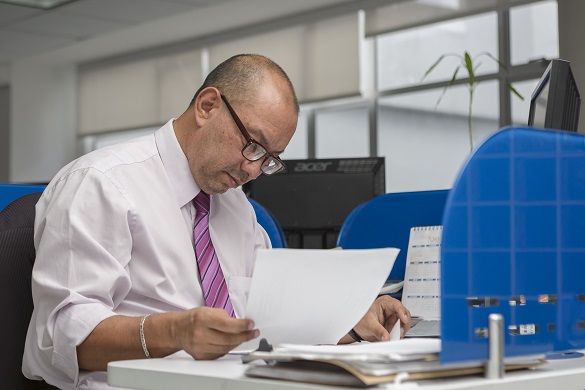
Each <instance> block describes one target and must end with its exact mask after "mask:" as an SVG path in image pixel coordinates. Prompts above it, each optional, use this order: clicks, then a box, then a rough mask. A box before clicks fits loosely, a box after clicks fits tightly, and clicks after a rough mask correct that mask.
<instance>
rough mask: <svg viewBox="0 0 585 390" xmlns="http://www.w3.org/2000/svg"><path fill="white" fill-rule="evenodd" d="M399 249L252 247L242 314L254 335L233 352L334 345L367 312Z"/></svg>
mask: <svg viewBox="0 0 585 390" xmlns="http://www.w3.org/2000/svg"><path fill="white" fill-rule="evenodd" d="M398 252H399V250H398V249H396V248H384V249H349V250H324V249H269V250H261V251H259V252H258V256H257V258H256V264H255V268H254V275H253V278H252V284H251V286H250V294H249V298H248V306H247V308H246V318H250V319H253V320H254V322H255V324H256V328H257V329H260V337H258V338H257V339H254V340H252V341H250V342H247V343H244V344H242V345H241V346H240V347H238V348H236V351H246V350H247V351H250V350H255V349H257V348H258V343H259V341H260V339H262V338H265V339H266V340H267V341H268V343H270V344H272V345H277V344H281V343H291V344H336V343H337V342H338V341H339V339H341V337H343V335H345V334H346V333H347V332H348V331H349V330H350V329H351V328H352V327H353V326H354V325H355V324H356V323H357V322H358V321H359V320H360V319H361V318H362V317H363V315H364V314H365V313H366V312H367V310H368V309H369V307H370V305H371V304H372V302H374V300H375V299H376V296H377V295H378V292H379V291H380V288H381V287H382V286H383V284H384V282H385V281H386V279H387V278H388V275H389V274H390V271H391V270H392V266H393V265H394V261H395V260H396V256H398Z"/></svg>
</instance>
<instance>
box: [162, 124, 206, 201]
mask: <svg viewBox="0 0 585 390" xmlns="http://www.w3.org/2000/svg"><path fill="white" fill-rule="evenodd" d="M173 121H174V119H171V120H170V121H168V122H167V123H166V124H165V125H164V126H163V127H161V128H160V129H159V130H157V131H156V133H155V134H154V138H155V140H156V146H157V148H158V152H159V154H160V158H161V160H162V163H163V166H164V169H165V171H166V173H167V176H168V178H169V180H170V182H171V185H172V186H173V190H174V191H175V195H176V196H177V202H178V203H179V207H183V206H185V205H186V204H187V203H189V202H191V201H192V200H193V198H194V197H195V196H196V195H197V194H198V193H199V191H201V189H200V188H199V186H198V185H197V183H196V182H195V179H193V175H192V174H191V169H190V168H189V162H188V161H187V157H186V156H185V153H183V150H182V149H181V146H180V145H179V141H178V140H177V136H176V135H175V130H174V128H173Z"/></svg>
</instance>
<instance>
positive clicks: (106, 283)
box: [23, 55, 410, 389]
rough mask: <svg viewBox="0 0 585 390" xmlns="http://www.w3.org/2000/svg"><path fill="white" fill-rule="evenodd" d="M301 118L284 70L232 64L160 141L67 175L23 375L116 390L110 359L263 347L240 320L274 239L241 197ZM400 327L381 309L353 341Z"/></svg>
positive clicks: (38, 280)
mask: <svg viewBox="0 0 585 390" xmlns="http://www.w3.org/2000/svg"><path fill="white" fill-rule="evenodd" d="M298 110H299V109H298V103H297V100H296V96H295V93H294V90H293V87H292V85H291V83H290V80H289V79H288V77H287V76H286V74H285V73H284V71H283V70H282V69H281V68H280V67H279V66H278V65H276V64H275V63H274V62H272V61H270V60H269V59H267V58H265V57H262V56H258V55H240V56H235V57H232V58H230V59H228V60H227V61H225V62H224V63H222V64H220V65H219V66H218V67H217V68H216V69H214V70H213V71H212V72H211V73H210V75H209V76H208V77H207V79H206V80H205V82H204V84H203V86H202V87H201V88H200V89H199V90H198V91H197V93H196V94H195V97H194V98H193V101H192V102H191V104H190V105H189V107H188V109H187V111H186V112H185V113H183V114H182V115H181V116H180V117H179V118H178V119H176V120H171V121H169V122H168V123H167V124H166V125H165V126H163V127H162V128H161V129H159V130H158V131H157V132H156V133H155V134H154V135H152V136H147V137H143V138H139V139H137V140H133V141H130V142H127V143H123V144H119V145H115V146H112V147H108V148H104V149H101V150H97V151H95V152H92V153H90V154H88V155H86V156H84V157H81V158H80V159H78V160H76V161H74V162H72V163H70V164H69V165H67V166H66V167H65V168H63V169H62V170H61V171H60V172H59V173H58V174H57V175H56V177H55V178H54V179H53V180H52V181H51V183H50V184H49V185H48V186H47V188H46V190H45V192H44V193H43V196H42V197H41V200H40V201H39V203H38V204H37V210H36V220H35V247H36V249H37V260H36V263H35V267H34V270H33V282H32V287H33V297H34V304H35V309H34V312H33V316H32V318H31V322H30V326H29V331H28V335H27V341H26V346H25V355H24V360H23V372H24V373H25V375H26V376H27V377H29V378H34V379H41V378H42V379H44V380H45V381H46V382H47V383H50V384H52V385H55V386H57V387H59V388H61V389H72V388H76V387H83V388H96V389H97V388H108V387H107V385H106V373H105V372H104V371H105V370H106V366H107V363H108V362H110V361H113V360H122V359H140V358H145V357H164V356H168V355H170V354H173V353H175V352H178V351H184V352H186V353H188V354H189V355H191V356H192V357H193V358H195V359H215V358H218V357H220V356H223V355H224V354H226V353H227V352H228V351H230V350H231V349H233V348H235V347H236V346H238V345H239V344H241V343H242V342H244V341H248V340H250V339H252V338H255V337H258V336H259V331H258V330H257V329H255V328H254V323H253V321H252V320H250V319H245V313H244V309H245V304H246V296H247V285H248V284H249V282H250V277H251V275H252V270H253V265H254V258H255V254H256V251H257V249H258V248H265V247H269V246H270V241H269V239H268V237H267V235H266V233H265V232H264V230H263V229H262V228H261V227H260V226H259V225H258V223H257V222H256V218H255V215H254V212H253V209H252V208H251V206H250V204H249V203H248V201H247V200H246V198H245V195H244V194H243V192H242V191H240V190H239V189H237V187H239V186H241V185H242V184H243V183H245V182H247V181H249V180H253V179H255V178H256V177H258V176H259V175H260V174H261V173H263V172H264V173H266V174H273V173H275V172H277V171H278V170H279V169H281V164H282V162H281V161H280V159H279V158H278V155H279V154H281V153H282V152H283V151H284V149H285V147H286V146H287V144H288V143H289V141H290V139H291V137H292V135H293V133H294V131H295V129H296V125H297V117H298ZM236 112H237V113H236ZM209 195H210V196H209ZM209 205H210V206H209ZM202 207H203V208H205V207H210V210H203V211H201V210H202V209H201V208H202ZM201 229H203V230H202V231H203V233H200V232H198V230H199V231H201ZM194 232H195V233H194ZM209 239H211V240H209ZM202 243H204V244H202ZM194 246H195V250H194ZM200 247H203V248H202V249H201V248H200ZM201 251H203V252H201ZM203 261H209V262H210V263H209V264H215V265H211V266H210V265H209V264H208V265H206V266H203V265H202V264H200V263H201V262H203ZM200 267H202V268H201V271H200ZM206 267H207V268H206ZM209 267H216V268H215V271H214V274H213V275H214V278H213V281H212V282H211V286H215V287H217V289H215V290H214V289H213V288H210V289H208V288H207V286H206V283H207V282H206V278H207V275H208V272H207V270H208V269H209ZM228 291H229V294H228V293H227V292H228ZM214 294H216V295H214ZM210 296H211V297H212V298H213V297H215V299H212V300H211V301H209V297H210ZM212 306H213V307H212ZM230 314H234V317H232V316H230ZM397 320H400V321H402V322H403V323H404V327H405V328H407V327H408V324H409V321H410V318H409V313H408V311H407V310H406V309H405V308H404V307H403V306H402V305H401V304H400V303H399V302H398V301H396V300H393V299H390V298H385V299H379V300H377V301H376V302H375V303H374V304H373V305H372V307H371V309H370V311H369V312H368V313H367V314H366V315H365V316H364V318H363V319H362V320H361V321H360V323H359V324H357V325H356V327H355V328H354V330H355V332H352V334H353V337H354V338H355V337H357V335H359V336H361V337H363V338H364V339H366V340H371V341H374V340H385V339H388V335H389V333H388V330H389V329H390V327H391V326H392V325H393V324H394V323H395V322H396V321H397ZM351 341H353V339H352V338H351V337H350V336H349V335H347V336H345V337H344V338H343V339H342V340H340V342H341V343H347V342H351Z"/></svg>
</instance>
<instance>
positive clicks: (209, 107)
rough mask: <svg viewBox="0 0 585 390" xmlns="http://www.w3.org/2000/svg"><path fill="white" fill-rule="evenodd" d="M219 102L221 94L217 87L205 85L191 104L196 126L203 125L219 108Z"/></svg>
mask: <svg viewBox="0 0 585 390" xmlns="http://www.w3.org/2000/svg"><path fill="white" fill-rule="evenodd" d="M220 104H221V94H220V92H219V90H218V89H217V88H214V87H207V88H205V89H203V90H202V91H201V92H200V93H199V95H198V96H197V99H195V103H194V104H193V110H194V114H195V122H196V123H197V126H199V127H201V126H203V124H204V123H205V122H206V121H207V120H208V119H209V118H211V116H212V115H214V113H215V112H216V111H217V110H218V109H219V106H220Z"/></svg>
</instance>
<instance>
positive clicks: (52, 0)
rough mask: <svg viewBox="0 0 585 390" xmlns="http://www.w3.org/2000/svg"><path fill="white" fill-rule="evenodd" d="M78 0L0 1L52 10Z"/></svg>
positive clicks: (0, 0)
mask: <svg viewBox="0 0 585 390" xmlns="http://www.w3.org/2000/svg"><path fill="white" fill-rule="evenodd" d="M72 1H77V0H0V3H7V4H13V5H22V6H25V7H34V8H41V9H51V8H55V7H58V6H60V5H63V4H65V3H71V2H72Z"/></svg>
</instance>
